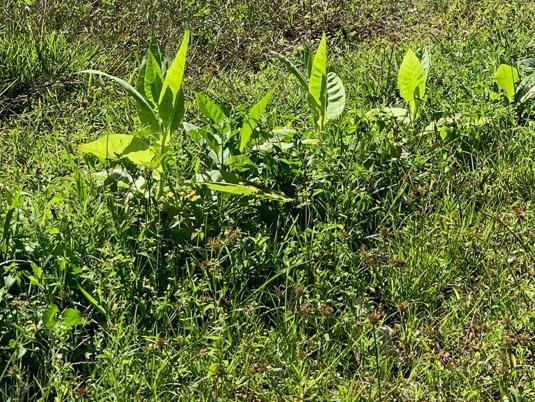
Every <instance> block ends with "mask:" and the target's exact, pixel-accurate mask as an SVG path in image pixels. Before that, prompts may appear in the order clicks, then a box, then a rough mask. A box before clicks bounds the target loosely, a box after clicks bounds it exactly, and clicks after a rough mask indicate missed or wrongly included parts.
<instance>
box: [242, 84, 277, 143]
mask: <svg viewBox="0 0 535 402" xmlns="http://www.w3.org/2000/svg"><path fill="white" fill-rule="evenodd" d="M272 96H273V91H269V92H268V93H267V94H266V95H265V96H264V97H263V98H262V99H260V100H259V101H258V102H257V103H256V104H255V105H254V106H253V107H252V108H251V110H250V111H249V115H248V116H247V120H246V121H244V122H243V125H242V127H241V130H240V152H243V150H244V149H245V147H246V146H247V144H248V143H249V140H250V139H251V134H252V133H253V131H254V129H255V128H256V127H257V126H258V123H259V122H260V117H262V115H263V114H264V112H265V111H266V107H267V105H268V103H269V101H270V100H271V97H272Z"/></svg>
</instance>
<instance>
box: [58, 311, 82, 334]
mask: <svg viewBox="0 0 535 402" xmlns="http://www.w3.org/2000/svg"><path fill="white" fill-rule="evenodd" d="M83 324H85V320H84V318H83V317H82V315H81V314H80V312H79V311H78V310H77V309H75V308H68V309H67V310H65V311H64V312H63V326H64V327H65V328H67V329H70V328H73V327H75V326H77V325H83Z"/></svg>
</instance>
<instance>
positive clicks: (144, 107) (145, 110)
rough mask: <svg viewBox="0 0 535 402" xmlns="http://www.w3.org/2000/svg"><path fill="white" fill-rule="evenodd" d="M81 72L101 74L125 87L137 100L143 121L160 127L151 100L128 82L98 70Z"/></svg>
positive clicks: (153, 126) (156, 128)
mask: <svg viewBox="0 0 535 402" xmlns="http://www.w3.org/2000/svg"><path fill="white" fill-rule="evenodd" d="M80 72H81V73H87V74H95V75H100V76H103V77H106V78H109V79H111V80H113V81H115V82H117V83H118V84H119V85H120V86H121V87H123V89H125V90H126V92H128V94H129V95H130V96H132V97H133V98H134V99H135V100H136V105H137V108H138V116H139V119H140V120H141V122H142V123H143V124H146V125H148V126H150V127H151V128H152V129H154V130H159V129H160V122H159V121H158V117H157V116H156V113H154V110H153V109H152V107H151V105H150V104H149V102H148V101H147V100H146V99H145V98H144V97H143V95H141V94H140V93H139V92H138V91H137V90H136V89H135V88H134V87H133V86H132V85H130V84H129V83H128V82H126V81H124V80H122V79H120V78H117V77H114V76H113V75H110V74H106V73H104V72H102V71H98V70H82V71H80Z"/></svg>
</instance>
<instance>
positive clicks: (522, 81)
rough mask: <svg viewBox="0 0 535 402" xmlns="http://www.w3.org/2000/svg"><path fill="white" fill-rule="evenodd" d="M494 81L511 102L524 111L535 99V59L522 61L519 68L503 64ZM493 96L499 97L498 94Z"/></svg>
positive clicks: (518, 65)
mask: <svg viewBox="0 0 535 402" xmlns="http://www.w3.org/2000/svg"><path fill="white" fill-rule="evenodd" d="M494 80H495V82H496V85H497V87H498V89H499V90H501V91H503V93H504V94H505V96H506V98H507V99H508V100H509V102H510V103H514V104H515V105H516V107H517V108H518V109H519V110H521V109H523V108H524V107H525V106H526V105H527V104H528V102H529V101H531V100H532V99H534V98H535V59H534V58H530V59H524V60H520V61H519V62H518V63H517V67H513V66H511V65H509V64H501V65H500V66H499V67H498V69H497V70H496V72H495V73H494ZM492 95H493V97H497V95H496V93H492Z"/></svg>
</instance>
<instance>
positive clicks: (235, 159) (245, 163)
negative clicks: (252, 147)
mask: <svg viewBox="0 0 535 402" xmlns="http://www.w3.org/2000/svg"><path fill="white" fill-rule="evenodd" d="M227 166H228V167H229V168H230V170H232V171H234V172H240V173H243V172H246V171H248V170H251V169H254V168H256V165H255V164H254V162H253V161H252V160H251V159H249V157H248V156H247V155H233V156H231V157H230V158H228V160H227Z"/></svg>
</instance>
